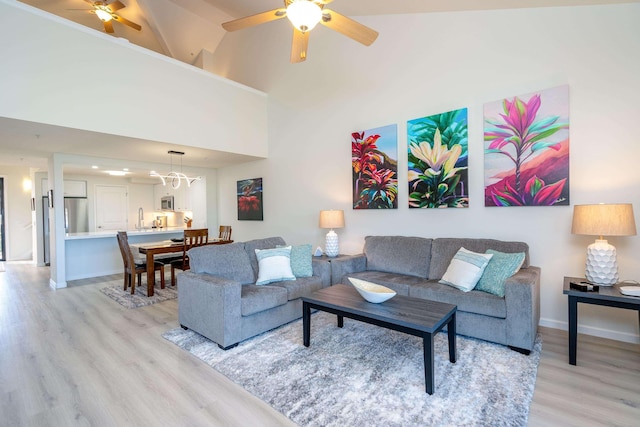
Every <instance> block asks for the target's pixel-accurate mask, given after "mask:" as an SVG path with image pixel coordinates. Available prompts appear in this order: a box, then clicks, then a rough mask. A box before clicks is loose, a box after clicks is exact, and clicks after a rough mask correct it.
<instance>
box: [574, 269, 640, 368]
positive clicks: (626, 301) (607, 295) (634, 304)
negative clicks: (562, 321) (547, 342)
mask: <svg viewBox="0 0 640 427" xmlns="http://www.w3.org/2000/svg"><path fill="white" fill-rule="evenodd" d="M584 280H586V279H585V278H584V277H566V276H565V278H564V287H563V289H562V293H563V294H565V295H567V296H568V298H569V363H570V364H571V365H575V364H576V351H577V348H576V347H577V340H578V303H579V302H581V303H585V304H594V305H604V306H607V307H617V308H626V309H628V310H638V321H639V322H640V298H639V297H631V296H627V295H622V293H620V285H619V284H618V285H614V286H600V289H599V291H598V292H582V291H576V290H574V289H571V287H570V286H569V283H570V282H577V283H580V282H581V281H584ZM622 286H624V285H622Z"/></svg>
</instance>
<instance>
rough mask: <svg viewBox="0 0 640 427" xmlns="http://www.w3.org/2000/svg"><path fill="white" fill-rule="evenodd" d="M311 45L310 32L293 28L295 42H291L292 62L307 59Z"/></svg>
mask: <svg viewBox="0 0 640 427" xmlns="http://www.w3.org/2000/svg"><path fill="white" fill-rule="evenodd" d="M308 47H309V32H308V31H305V32H304V33H303V32H302V31H299V30H298V29H297V28H294V29H293V42H292V43H291V63H292V64H295V63H297V62H302V61H304V60H305V59H307V48H308Z"/></svg>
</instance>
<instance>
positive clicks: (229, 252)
mask: <svg viewBox="0 0 640 427" xmlns="http://www.w3.org/2000/svg"><path fill="white" fill-rule="evenodd" d="M188 254H189V265H190V267H191V271H192V272H193V273H207V274H212V275H214V276H219V277H222V278H225V279H229V280H235V281H237V282H240V283H241V284H243V285H244V284H247V283H254V282H255V280H256V279H255V276H254V275H253V270H252V269H251V264H250V262H249V257H248V256H247V253H246V252H245V250H244V243H230V244H226V245H205V246H198V247H195V248H191V249H189V251H188ZM254 256H255V255H254Z"/></svg>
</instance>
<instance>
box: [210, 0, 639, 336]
mask: <svg viewBox="0 0 640 427" xmlns="http://www.w3.org/2000/svg"><path fill="white" fill-rule="evenodd" d="M358 20H359V21H360V22H362V23H364V24H366V25H369V26H371V27H373V28H375V29H377V30H378V31H379V32H380V36H379V38H378V40H377V41H376V42H375V43H374V44H373V45H372V46H371V47H368V48H367V47H364V46H362V45H359V44H357V43H355V42H352V41H350V40H348V39H346V38H345V37H343V36H341V35H339V34H337V33H334V32H332V31H330V30H328V29H326V28H324V27H321V28H319V29H318V30H317V31H316V30H314V32H313V33H312V34H311V37H310V46H309V57H308V60H307V61H306V62H304V63H301V64H296V65H292V64H289V59H288V58H289V49H290V40H291V34H290V31H291V30H290V27H289V26H288V25H287V23H286V22H278V23H271V24H268V25H263V26H260V27H255V28H252V29H249V30H243V31H240V32H235V33H233V34H228V35H227V36H225V39H224V41H223V43H222V44H221V46H220V48H219V49H218V51H217V52H216V64H217V65H216V67H217V72H219V73H221V74H223V75H225V76H228V77H229V78H232V79H237V80H238V81H240V82H242V83H245V84H247V85H250V86H252V87H256V88H258V89H260V90H264V91H266V92H267V93H269V158H268V159H266V160H261V161H257V162H253V163H250V164H244V165H239V166H234V167H229V168H225V169H221V170H219V173H218V178H219V180H218V182H219V187H218V188H219V196H218V197H219V204H220V210H219V218H220V222H221V223H229V224H232V225H233V235H234V239H235V240H246V239H249V238H255V237H262V236H270V235H282V236H283V237H284V238H285V239H286V240H287V241H288V242H290V243H300V242H309V243H312V244H314V245H322V246H324V244H323V240H324V234H325V232H326V230H320V229H319V228H318V226H317V223H318V213H319V211H320V210H321V209H329V208H336V209H344V210H345V215H346V228H344V229H342V230H339V231H338V234H339V236H340V239H341V250H342V252H343V253H357V252H360V251H361V250H362V244H363V238H364V236H366V235H384V234H388V235H416V236H425V237H491V238H497V239H505V240H522V241H525V242H527V243H529V245H530V252H531V260H532V263H533V264H535V265H538V266H541V267H542V283H541V287H542V289H541V293H542V295H541V315H542V320H541V324H542V325H546V326H552V327H559V328H566V319H567V308H566V306H567V300H566V297H565V296H563V295H562V281H563V276H565V275H581V274H583V272H584V260H585V252H586V246H587V245H588V244H589V243H590V242H592V241H593V239H592V238H590V237H587V236H574V235H571V234H570V226H571V215H572V207H571V206H559V207H522V208H517V207H514V208H485V207H484V206H483V177H484V175H483V135H482V126H483V125H482V120H483V118H482V107H483V104H484V103H485V102H490V101H494V100H498V99H502V98H504V97H511V96H514V95H521V94H526V93H529V92H533V91H536V90H541V89H546V88H550V87H554V86H558V85H562V84H568V85H569V86H570V109H571V113H570V120H571V175H570V179H571V204H572V205H574V204H584V203H597V202H608V203H613V202H632V203H633V204H634V205H635V210H636V222H637V223H638V225H640V221H639V220H638V218H639V215H638V212H639V211H640V192H639V191H638V185H639V184H640V168H638V166H637V161H638V160H637V159H638V154H640V148H638V147H639V146H638V142H639V141H638V132H637V120H638V117H639V116H640V104H638V100H637V96H638V94H639V93H640V79H639V78H638V76H640V55H638V52H640V31H638V29H637V23H638V22H640V4H637V3H635V4H627V5H615V6H587V7H572V8H541V9H518V10H505V11H481V12H460V13H433V14H423V15H411V16H407V15H391V16H367V17H360V18H358ZM237 52H242V54H236V53H237ZM463 107H468V108H469V153H470V159H469V182H470V195H471V200H470V207H469V208H468V209H447V210H416V209H412V210H409V209H408V207H407V204H408V201H407V199H408V196H407V184H406V182H407V159H406V154H404V153H405V152H406V147H407V146H406V121H407V120H410V119H414V118H419V117H423V116H426V115H431V114H436V113H441V112H445V111H449V110H452V109H457V108H463ZM393 123H397V124H398V132H399V153H400V156H399V161H398V170H399V185H400V194H399V208H398V209H397V210H387V211H353V210H352V209H351V168H350V135H351V132H353V131H360V130H365V129H371V128H374V127H379V126H384V125H388V124H393ZM254 177H262V178H263V184H264V209H265V211H264V218H265V220H264V221H263V222H249V221H241V222H240V221H237V220H236V218H237V210H236V206H235V184H236V181H237V180H240V179H245V178H254ZM609 240H610V241H611V243H613V244H614V245H615V246H617V248H618V262H619V266H620V277H621V279H635V280H640V264H639V263H638V262H637V256H638V254H639V253H640V237H638V236H634V237H626V238H611V239H609ZM579 323H580V330H581V331H582V332H586V333H590V334H595V335H602V336H609V337H613V338H616V339H621V340H627V341H635V342H639V339H638V315H637V313H636V312H632V311H626V310H619V309H612V308H606V307H595V306H581V307H580V318H579Z"/></svg>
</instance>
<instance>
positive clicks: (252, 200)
mask: <svg viewBox="0 0 640 427" xmlns="http://www.w3.org/2000/svg"><path fill="white" fill-rule="evenodd" d="M236 190H237V191H236V197H237V199H238V220H240V221H242V220H244V221H262V219H263V218H262V178H252V179H243V180H242V181H238V182H237V188H236Z"/></svg>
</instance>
